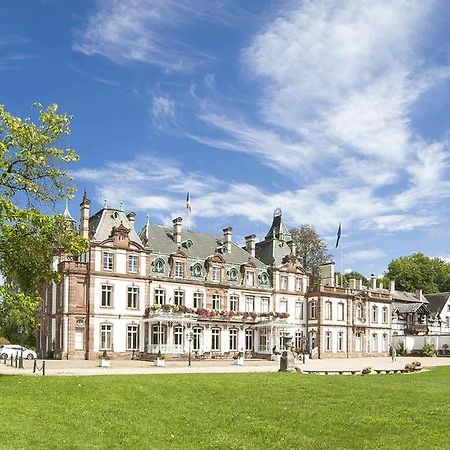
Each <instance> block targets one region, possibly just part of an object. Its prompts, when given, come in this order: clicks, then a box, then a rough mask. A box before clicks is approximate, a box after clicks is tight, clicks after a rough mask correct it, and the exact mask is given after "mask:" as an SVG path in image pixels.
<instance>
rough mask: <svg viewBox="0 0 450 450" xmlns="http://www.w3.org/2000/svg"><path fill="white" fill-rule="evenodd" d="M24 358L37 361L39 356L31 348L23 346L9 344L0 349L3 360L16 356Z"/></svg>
mask: <svg viewBox="0 0 450 450" xmlns="http://www.w3.org/2000/svg"><path fill="white" fill-rule="evenodd" d="M16 355H17V356H21V355H22V356H23V357H24V358H26V359H36V358H37V354H36V352H35V351H33V350H30V349H29V348H26V347H22V346H21V345H13V344H8V345H4V346H3V347H0V357H1V358H11V356H12V357H15V356H16Z"/></svg>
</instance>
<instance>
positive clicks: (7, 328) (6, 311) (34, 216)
mask: <svg viewBox="0 0 450 450" xmlns="http://www.w3.org/2000/svg"><path fill="white" fill-rule="evenodd" d="M33 106H34V108H35V110H37V115H38V117H37V124H35V123H33V122H32V121H31V119H29V118H27V119H25V120H22V119H21V118H20V117H15V116H13V115H12V114H11V113H9V112H8V111H6V109H5V107H4V106H3V105H0V272H1V273H2V275H3V278H4V286H2V287H1V289H0V302H1V304H0V329H1V328H3V330H4V332H5V334H6V336H7V337H9V336H11V337H14V338H15V337H16V336H15V335H14V333H15V331H14V330H17V326H18V325H19V324H20V325H23V326H26V327H27V328H26V332H27V334H28V335H29V336H31V335H32V334H33V332H34V330H33V327H34V313H35V309H36V306H37V305H38V304H39V301H40V296H39V292H40V289H41V288H42V286H43V285H44V284H45V283H48V282H50V281H51V280H55V281H58V274H57V273H56V271H54V270H53V269H52V261H53V256H54V255H55V254H58V253H67V254H69V255H77V254H80V253H82V252H83V251H86V250H87V248H88V243H87V241H86V240H84V239H82V238H81V237H79V236H78V235H77V233H76V232H75V230H74V229H72V228H71V227H70V225H69V224H68V222H67V221H66V220H65V218H64V217H63V216H62V215H58V214H57V215H47V214H44V213H43V212H41V211H40V210H39V209H38V208H39V207H40V206H41V207H42V206H47V207H48V206H54V204H55V202H56V201H57V200H58V199H62V198H69V197H70V196H71V195H72V194H73V188H72V187H71V185H70V178H69V177H68V176H67V175H66V173H65V172H64V170H63V168H64V165H66V164H68V163H72V162H75V161H77V160H78V156H77V154H76V153H75V151H74V150H73V149H70V148H60V147H59V146H58V145H57V143H58V141H59V140H60V139H62V138H63V137H64V136H65V135H68V134H69V133H70V117H69V116H68V115H67V114H64V113H59V112H58V107H57V106H56V105H50V106H48V107H46V108H44V107H42V105H40V104H35V105H33Z"/></svg>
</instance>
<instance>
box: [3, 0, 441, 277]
mask: <svg viewBox="0 0 450 450" xmlns="http://www.w3.org/2000/svg"><path fill="white" fill-rule="evenodd" d="M449 24H450V8H448V3H447V2H446V1H444V0H441V1H435V2H433V1H422V0H420V1H419V0H418V1H395V2H391V1H377V2H373V1H358V2H356V1H343V0H335V1H333V0H329V1H311V2H308V1H291V0H286V1H283V0H271V1H269V0H266V1H265V0H246V1H238V0H236V1H234V0H218V1H214V0H129V1H118V0H117V1H114V0H108V1H106V0H105V1H89V2H87V1H76V2H69V1H56V0H46V1H33V2H31V1H25V0H23V1H22V0H15V1H12V0H10V1H8V0H6V1H5V2H3V8H1V10H0V25H1V26H0V102H1V103H4V104H5V105H6V106H7V109H9V110H10V111H11V112H12V113H14V114H18V115H22V116H29V115H30V105H31V104H32V103H33V102H35V101H39V102H41V103H43V104H48V103H57V104H59V105H60V106H61V108H63V110H64V111H66V112H68V113H70V114H72V115H73V121H72V135H71V137H70V139H69V142H70V145H71V146H73V147H74V148H75V149H76V150H77V151H78V153H79V155H80V162H79V164H78V165H77V167H76V168H74V170H73V176H74V180H75V183H76V185H77V187H78V189H79V192H78V195H77V197H76V198H75V200H74V201H73V202H72V204H71V211H72V214H73V215H76V214H77V210H78V203H79V199H80V196H81V193H82V191H83V189H84V188H86V189H87V191H88V193H89V195H90V196H91V198H92V200H93V209H94V210H96V209H99V208H100V207H101V206H102V204H103V199H105V198H106V199H107V200H108V204H109V205H111V206H118V205H119V203H120V201H121V200H123V201H124V202H125V209H126V210H127V211H128V210H134V211H135V212H136V213H137V215H138V216H137V222H138V224H140V225H141V224H143V223H144V222H145V218H146V215H147V214H149V215H150V217H151V220H152V222H154V223H165V224H167V223H170V221H171V219H172V218H174V217H176V216H177V215H182V216H185V215H186V214H185V212H186V210H185V197H186V191H190V192H191V201H192V208H193V212H192V218H191V220H192V227H193V228H195V229H198V230H204V231H208V232H212V233H216V234H218V235H220V234H221V233H222V228H224V227H225V226H228V225H232V226H233V239H234V240H235V241H237V242H241V243H243V237H244V236H246V235H248V234H251V233H255V234H257V236H264V234H265V233H266V231H267V230H268V228H269V226H270V222H271V219H272V213H273V210H274V209H275V208H276V207H281V208H282V210H283V215H284V218H285V221H286V223H287V225H288V226H298V225H300V224H303V223H308V224H313V225H315V226H316V228H317V230H318V231H319V232H320V234H321V235H322V236H323V237H324V238H325V240H326V241H327V242H328V244H329V246H330V249H331V250H332V251H334V242H335V236H336V231H337V227H338V225H339V222H341V221H342V227H343V235H342V241H341V242H342V244H343V255H344V261H343V265H344V268H345V269H354V270H358V271H360V272H362V273H364V274H366V275H368V274H370V273H375V274H381V273H382V272H383V271H384V270H385V268H386V266H387V264H388V262H389V261H390V260H391V259H393V258H396V257H398V256H401V255H407V254H410V253H412V252H415V251H423V252H425V253H426V254H428V255H430V256H439V257H443V258H449V255H450V227H449V220H448V218H449V210H450V181H449V150H448V140H449V121H448V117H449V115H450V102H449V98H450V26H449ZM59 207H60V208H61V209H62V208H63V205H59ZM334 253H335V255H336V258H335V259H336V261H337V263H338V266H339V265H340V262H339V253H338V252H334Z"/></svg>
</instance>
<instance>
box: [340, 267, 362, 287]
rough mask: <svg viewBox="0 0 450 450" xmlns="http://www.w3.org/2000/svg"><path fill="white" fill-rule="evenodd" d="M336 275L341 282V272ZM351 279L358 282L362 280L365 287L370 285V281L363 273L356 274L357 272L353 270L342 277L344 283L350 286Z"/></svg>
mask: <svg viewBox="0 0 450 450" xmlns="http://www.w3.org/2000/svg"><path fill="white" fill-rule="evenodd" d="M336 275H337V276H338V277H339V280H340V279H341V278H340V277H341V273H340V272H336ZM350 278H355V279H356V280H362V282H363V284H364V285H365V286H368V285H369V280H368V279H367V278H366V277H365V276H364V275H363V274H362V273H359V272H356V271H355V270H352V271H351V272H348V273H345V274H344V275H343V276H342V281H343V282H344V283H347V284H349V282H350Z"/></svg>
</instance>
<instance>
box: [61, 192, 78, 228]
mask: <svg viewBox="0 0 450 450" xmlns="http://www.w3.org/2000/svg"><path fill="white" fill-rule="evenodd" d="M63 216H64V218H65V219H66V220H67V221H68V222H72V223H75V222H76V220H75V219H74V218H73V217H72V215H71V214H70V211H69V200H68V199H67V198H66V208H65V209H64V213H63Z"/></svg>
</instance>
